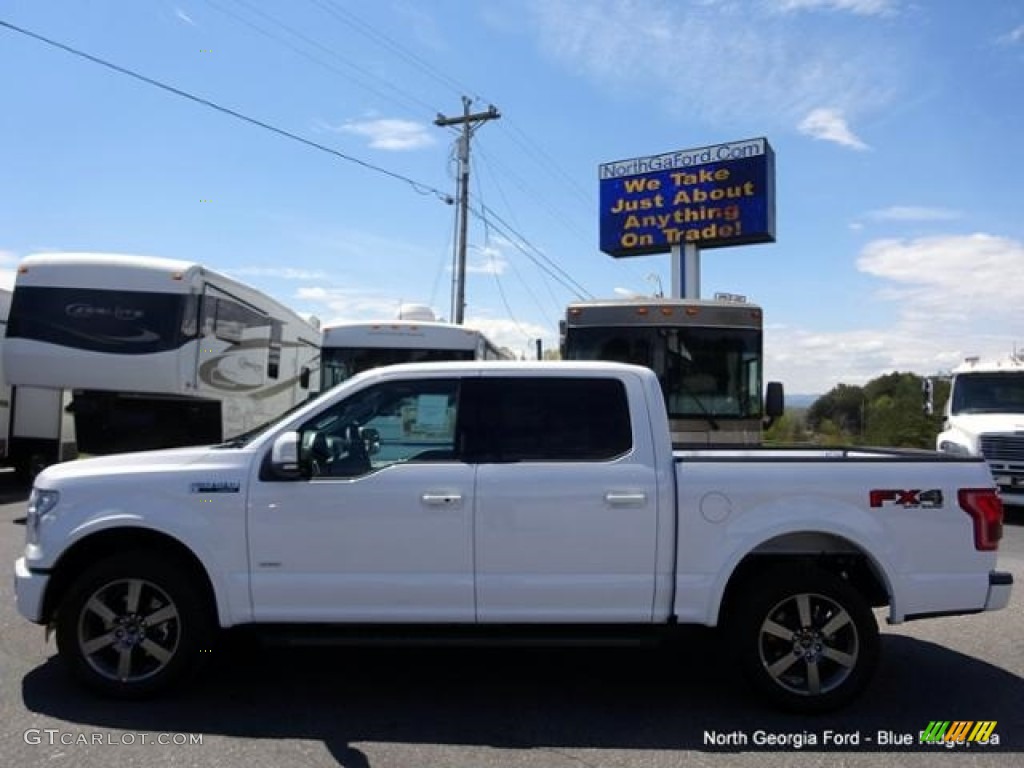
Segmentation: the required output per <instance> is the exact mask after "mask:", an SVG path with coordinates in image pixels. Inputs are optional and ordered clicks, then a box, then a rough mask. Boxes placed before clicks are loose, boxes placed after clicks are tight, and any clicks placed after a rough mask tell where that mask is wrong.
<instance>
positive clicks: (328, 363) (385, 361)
mask: <svg viewBox="0 0 1024 768" xmlns="http://www.w3.org/2000/svg"><path fill="white" fill-rule="evenodd" d="M322 355H323V382H322V387H321V388H322V389H324V390H327V389H330V388H331V387H333V386H335V385H336V384H340V383H341V382H343V381H347V380H348V379H350V378H351V377H353V376H355V375H356V374H357V373H361V372H362V371H368V370H370V369H371V368H379V367H380V366H382V365H398V364H399V363H430V362H439V361H445V360H472V359H473V350H471V349H392V348H381V347H363V348H358V349H354V348H345V349H338V348H335V349H330V348H324V349H323V350H322Z"/></svg>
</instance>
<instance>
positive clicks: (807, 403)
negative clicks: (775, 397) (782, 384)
mask: <svg viewBox="0 0 1024 768" xmlns="http://www.w3.org/2000/svg"><path fill="white" fill-rule="evenodd" d="M819 397H821V395H791V394H790V393H789V392H787V393H786V407H788V408H810V407H811V406H812V405H814V401H815V400H817V399H818V398H819Z"/></svg>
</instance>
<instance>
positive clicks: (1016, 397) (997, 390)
mask: <svg viewBox="0 0 1024 768" xmlns="http://www.w3.org/2000/svg"><path fill="white" fill-rule="evenodd" d="M950 411H951V412H952V413H953V414H960V413H1024V373H1020V372H1018V373H961V374H957V376H956V381H955V383H954V385H953V400H952V404H951V407H950Z"/></svg>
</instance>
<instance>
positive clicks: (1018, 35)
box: [999, 24, 1024, 45]
mask: <svg viewBox="0 0 1024 768" xmlns="http://www.w3.org/2000/svg"><path fill="white" fill-rule="evenodd" d="M999 42H1001V43H1005V44H1006V45H1017V44H1018V43H1024V24H1021V25H1020V26H1019V27H1017V28H1015V29H1012V30H1010V31H1009V32H1007V33H1006V34H1005V35H1003V36H1002V37H1000V38H999Z"/></svg>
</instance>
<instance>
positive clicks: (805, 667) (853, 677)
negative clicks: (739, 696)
mask: <svg viewBox="0 0 1024 768" xmlns="http://www.w3.org/2000/svg"><path fill="white" fill-rule="evenodd" d="M746 588H747V590H749V591H746V592H745V593H741V594H739V595H737V596H736V599H735V601H734V603H733V606H734V608H733V613H732V615H731V616H730V617H727V621H726V630H727V631H728V632H729V634H730V639H731V641H732V643H733V649H734V651H735V653H736V654H737V659H738V662H739V664H740V667H741V669H742V671H743V673H744V675H745V677H746V678H747V680H748V681H749V682H750V684H751V685H752V686H753V687H754V689H755V690H757V691H758V692H759V693H760V694H761V695H762V696H763V697H764V698H766V699H767V700H768V701H769V702H770V703H772V704H773V705H775V706H778V707H781V708H783V709H787V710H790V711H794V712H801V713H805V714H817V713H822V712H829V711H832V710H835V709H838V708H839V707H842V706H845V705H846V704H848V703H849V702H850V701H852V700H853V699H854V698H855V697H856V696H858V695H859V694H860V693H861V691H863V690H864V687H865V686H866V685H867V684H868V682H869V681H870V679H871V676H872V674H873V673H874V670H875V666H876V665H877V662H878V652H879V640H878V622H877V621H875V615H874V613H872V611H871V608H870V606H869V605H868V603H867V601H866V600H865V599H864V598H863V596H861V594H860V593H859V592H858V591H857V590H856V589H854V588H853V587H852V586H850V584H848V583H847V582H846V581H844V580H843V579H841V578H839V577H838V576H835V575H833V574H832V573H829V572H827V571H823V570H821V569H817V568H811V567H807V568H803V567H783V568H779V569H775V570H772V571H769V572H766V573H764V574H762V575H761V576H760V577H759V578H757V579H756V580H751V581H748V582H747V584H746Z"/></svg>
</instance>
